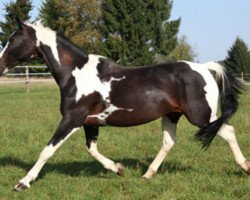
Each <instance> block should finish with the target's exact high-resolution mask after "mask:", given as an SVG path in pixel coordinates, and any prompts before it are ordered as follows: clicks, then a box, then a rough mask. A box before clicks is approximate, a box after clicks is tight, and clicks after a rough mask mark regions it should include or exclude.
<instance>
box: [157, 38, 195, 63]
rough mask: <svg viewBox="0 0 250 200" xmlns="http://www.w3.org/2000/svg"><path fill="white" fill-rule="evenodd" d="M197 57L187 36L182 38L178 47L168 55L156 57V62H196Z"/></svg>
mask: <svg viewBox="0 0 250 200" xmlns="http://www.w3.org/2000/svg"><path fill="white" fill-rule="evenodd" d="M196 57H197V54H196V53H195V51H194V49H193V47H192V46H191V45H190V44H188V42H187V38H186V36H184V35H183V36H182V37H180V38H179V39H178V45H177V46H176V47H175V49H174V50H173V51H172V52H171V53H170V54H169V55H168V56H163V55H159V54H158V55H156V58H155V62H157V63H161V62H166V61H177V60H186V61H194V59H195V58H196Z"/></svg>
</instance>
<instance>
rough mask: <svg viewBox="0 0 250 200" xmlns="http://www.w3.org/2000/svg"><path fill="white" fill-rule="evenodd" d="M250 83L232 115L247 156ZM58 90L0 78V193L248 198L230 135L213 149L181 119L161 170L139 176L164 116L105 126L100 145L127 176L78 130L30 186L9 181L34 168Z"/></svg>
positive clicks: (52, 121)
mask: <svg viewBox="0 0 250 200" xmlns="http://www.w3.org/2000/svg"><path fill="white" fill-rule="evenodd" d="M249 102H250V87H248V88H247V91H246V92H245V93H244V95H242V97H241V100H240V108H239V111H238V113H237V114H236V115H235V116H234V118H233V119H232V120H231V124H233V125H234V126H235V128H236V130H237V139H238V142H239V144H240V146H241V148H242V151H243V153H244V155H245V156H246V157H247V158H248V159H250V103H249ZM59 103H60V102H59V90H58V89H57V87H56V86H53V85H47V84H42V85H37V84H36V85H31V92H30V93H29V94H26V93H25V92H24V88H23V85H8V86H3V85H0V104H1V105H0V200H5V199H10V200H12V199H29V200H30V199H41V200H43V199H90V200H92V199H101V200H105V199H107V200H110V199H114V200H125V199H126V200H131V199H136V200H137V199H143V200H147V199H150V200H152V199H157V200H158V199H159V200H161V199H168V200H174V199H185V200H189V199H190V200H191V199H192V200H194V199H197V200H198V199H199V200H203V199H209V200H211V199H212V200H228V199H245V200H247V199H249V198H250V177H248V176H247V175H246V174H245V173H244V172H242V171H241V169H240V168H239V167H238V166H237V165H236V164H235V163H234V160H233V157H232V154H231V152H230V149H229V147H228V145H227V144H226V142H225V141H223V140H222V139H220V138H219V137H217V138H216V139H215V141H214V142H213V144H212V145H211V147H210V148H209V150H208V151H203V150H201V146H200V144H199V143H197V142H195V141H194V140H193V136H194V133H195V131H196V130H197V128H196V127H194V126H192V125H190V124H189V123H188V122H187V121H186V120H185V118H182V119H181V121H180V123H179V124H178V129H177V140H178V141H177V145H176V146H175V147H174V149H173V150H172V151H171V153H170V154H169V156H168V157H167V159H166V160H165V162H164V163H163V165H162V166H161V167H160V169H159V172H158V174H157V175H156V176H155V177H154V178H153V179H151V180H149V181H145V180H143V179H142V178H141V176H142V175H143V173H144V172H145V171H146V169H147V167H148V166H149V164H150V163H151V161H152V160H153V159H154V157H155V155H156V154H157V152H158V150H159V148H160V146H161V142H162V133H161V129H160V121H159V120H158V121H155V122H152V123H150V124H147V125H143V126H138V127H133V128H113V127H103V128H101V131H100V136H99V140H98V144H99V150H100V152H101V153H103V154H104V155H106V156H107V157H109V158H111V159H113V160H115V161H117V162H118V161H119V162H121V163H122V164H123V165H124V166H125V176H124V177H119V176H117V175H115V174H113V173H112V172H109V171H107V170H105V169H104V168H103V167H102V166H101V165H100V164H99V163H98V162H97V161H95V160H93V159H92V158H91V157H90V156H89V155H88V153H87V151H86V147H85V136H84V133H83V130H79V131H78V132H77V133H76V134H75V135H73V136H72V137H71V138H70V139H69V140H68V141H67V142H66V143H65V144H64V145H63V146H62V148H60V149H59V150H58V151H57V152H56V154H55V155H54V157H53V158H52V159H50V160H49V161H48V163H47V164H46V165H45V167H44V168H43V170H42V171H41V174H40V175H39V178H38V179H37V180H36V181H35V182H33V184H32V185H31V189H29V190H27V191H25V192H21V193H17V192H13V191H12V188H13V186H14V185H15V184H16V183H17V181H18V180H19V179H21V178H22V177H23V176H25V175H26V173H27V171H28V170H29V169H30V168H31V167H32V165H33V164H34V162H35V161H36V160H37V157H38V155H39V153H40V151H41V150H42V149H43V147H44V146H45V144H46V143H47V142H48V140H49V139H50V137H51V136H52V134H53V132H54V131H55V129H56V127H57V124H58V122H59V120H60V119H61V117H60V113H59Z"/></svg>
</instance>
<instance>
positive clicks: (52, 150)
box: [19, 127, 79, 187]
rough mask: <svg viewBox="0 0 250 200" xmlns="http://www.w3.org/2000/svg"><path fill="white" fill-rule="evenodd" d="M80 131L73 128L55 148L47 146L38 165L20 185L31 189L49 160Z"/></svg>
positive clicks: (51, 145) (50, 145)
mask: <svg viewBox="0 0 250 200" xmlns="http://www.w3.org/2000/svg"><path fill="white" fill-rule="evenodd" d="M78 129H79V127H77V128H73V129H72V131H71V132H70V133H69V134H68V135H67V136H66V137H65V138H64V139H62V140H60V142H58V143H57V144H56V145H55V146H53V144H49V145H47V146H46V147H45V148H44V149H43V150H42V152H41V153H40V156H39V158H38V160H37V162H36V164H35V165H34V166H33V167H32V169H31V170H30V171H29V172H28V173H27V175H26V176H25V177H24V178H23V179H21V180H20V181H19V183H23V184H24V185H26V186H27V187H30V182H31V181H34V180H35V179H36V178H37V176H38V174H39V172H40V171H41V169H42V167H43V166H44V164H45V163H46V162H47V160H48V159H49V158H51V157H52V156H53V155H54V153H55V152H56V150H57V149H58V148H59V147H60V146H61V145H62V144H63V143H64V142H65V141H66V140H67V139H68V138H69V137H70V136H71V135H72V134H73V133H75V132H76V131H77V130H78Z"/></svg>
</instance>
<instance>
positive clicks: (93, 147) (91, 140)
mask: <svg viewBox="0 0 250 200" xmlns="http://www.w3.org/2000/svg"><path fill="white" fill-rule="evenodd" d="M84 130H85V135H86V144H87V148H88V152H89V154H90V155H91V156H92V157H93V158H95V159H96V160H98V161H99V162H100V163H101V164H102V165H103V166H104V167H105V168H106V169H109V170H111V171H113V172H115V173H116V174H118V175H120V176H123V173H124V170H123V167H122V165H121V164H120V163H115V162H113V161H112V160H110V159H108V158H106V157H104V156H103V155H102V154H100V153H99V151H98V149H97V137H98V127H96V126H84Z"/></svg>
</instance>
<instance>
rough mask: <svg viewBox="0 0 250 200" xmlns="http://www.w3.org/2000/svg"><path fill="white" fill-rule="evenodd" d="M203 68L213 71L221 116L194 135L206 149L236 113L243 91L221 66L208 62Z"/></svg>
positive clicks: (240, 85) (236, 80) (237, 82)
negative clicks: (217, 88) (218, 93)
mask: <svg viewBox="0 0 250 200" xmlns="http://www.w3.org/2000/svg"><path fill="white" fill-rule="evenodd" d="M205 66H206V67H207V68H208V69H209V70H213V71H215V77H216V82H217V84H218V87H219V91H220V104H221V116H220V117H219V118H218V119H217V120H215V121H213V122H211V123H209V124H207V125H206V126H204V127H202V128H201V129H200V130H199V132H198V133H197V134H196V135H195V138H196V140H199V141H201V142H202V145H203V148H205V149H207V148H208V147H209V145H210V144H211V143H212V141H213V139H214V137H215V136H216V134H217V132H218V131H219V130H220V128H221V126H222V125H223V123H225V122H227V120H228V119H229V118H230V117H231V116H232V115H233V114H234V113H235V112H236V111H237V108H238V97H239V94H240V93H241V90H242V89H243V85H242V83H241V82H240V81H239V80H238V79H237V78H235V77H234V76H233V75H232V74H231V73H230V72H229V71H228V70H227V69H226V68H224V67H223V66H222V65H220V64H218V63H215V62H208V63H206V64H205Z"/></svg>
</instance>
